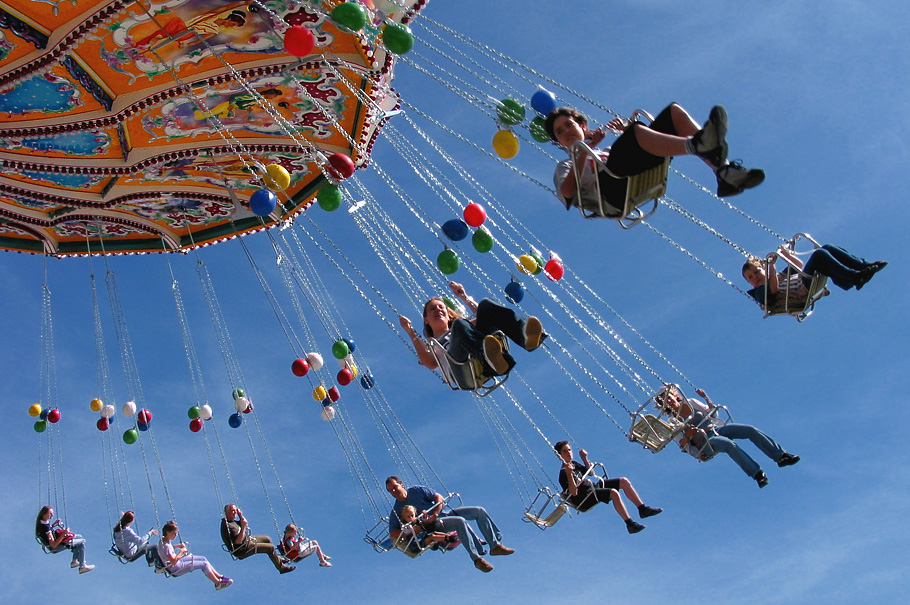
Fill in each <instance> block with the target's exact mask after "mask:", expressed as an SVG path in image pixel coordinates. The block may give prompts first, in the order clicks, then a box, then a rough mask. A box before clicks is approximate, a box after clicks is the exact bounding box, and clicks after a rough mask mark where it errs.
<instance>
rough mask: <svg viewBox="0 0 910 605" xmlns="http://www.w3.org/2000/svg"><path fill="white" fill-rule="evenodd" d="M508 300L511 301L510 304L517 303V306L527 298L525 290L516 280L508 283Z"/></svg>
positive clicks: (506, 289)
mask: <svg viewBox="0 0 910 605" xmlns="http://www.w3.org/2000/svg"><path fill="white" fill-rule="evenodd" d="M505 292H506V298H508V299H509V302H512V303H515V304H516V305H517V304H518V303H520V302H521V301H522V299H523V298H524V297H525V289H524V286H522V285H521V284H520V283H518V282H517V281H515V280H512V281H510V282H509V283H508V285H507V286H506V288H505Z"/></svg>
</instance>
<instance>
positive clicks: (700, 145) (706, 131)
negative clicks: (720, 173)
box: [688, 105, 727, 169]
mask: <svg viewBox="0 0 910 605" xmlns="http://www.w3.org/2000/svg"><path fill="white" fill-rule="evenodd" d="M726 136H727V111H726V110H725V109H724V108H723V107H722V106H720V105H715V106H714V107H713V108H712V109H711V115H709V116H708V121H707V122H705V125H704V126H703V127H702V129H701V130H699V131H698V132H696V133H695V134H694V135H693V136H692V139H691V140H690V141H688V147H689V150H690V151H691V152H692V153H694V154H695V155H697V156H698V157H700V158H702V159H703V160H706V161H707V162H708V163H709V164H711V165H712V166H713V167H714V168H715V169H718V168H720V167H721V166H723V165H724V162H726V161H727V141H726V140H725V139H724V137H726Z"/></svg>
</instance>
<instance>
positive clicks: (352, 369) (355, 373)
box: [348, 364, 357, 378]
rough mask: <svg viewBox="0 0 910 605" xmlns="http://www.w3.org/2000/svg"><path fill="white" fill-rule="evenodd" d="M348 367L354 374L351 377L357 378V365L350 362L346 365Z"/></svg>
mask: <svg viewBox="0 0 910 605" xmlns="http://www.w3.org/2000/svg"><path fill="white" fill-rule="evenodd" d="M348 368H350V370H351V374H353V375H354V376H353V378H357V366H355V365H354V364H351V365H349V366H348Z"/></svg>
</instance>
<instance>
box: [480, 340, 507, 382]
mask: <svg viewBox="0 0 910 605" xmlns="http://www.w3.org/2000/svg"><path fill="white" fill-rule="evenodd" d="M483 358H484V359H485V360H486V362H487V365H489V366H490V367H491V368H493V372H495V374H496V375H497V376H502V375H503V374H508V372H509V362H508V361H506V358H505V357H503V354H502V343H500V342H499V339H498V338H496V337H495V336H484V337H483Z"/></svg>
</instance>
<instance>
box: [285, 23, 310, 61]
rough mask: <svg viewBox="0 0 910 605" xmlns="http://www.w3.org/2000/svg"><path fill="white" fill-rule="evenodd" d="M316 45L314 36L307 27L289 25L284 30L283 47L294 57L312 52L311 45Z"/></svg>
mask: <svg viewBox="0 0 910 605" xmlns="http://www.w3.org/2000/svg"><path fill="white" fill-rule="evenodd" d="M315 45H316V37H315V36H314V35H313V32H311V31H310V30H309V28H306V27H303V26H302V25H295V26H293V27H289V28H288V30H287V31H286V32H284V47H285V49H287V51H288V52H289V53H291V54H292V55H294V56H295V57H305V56H307V55H309V54H310V53H311V52H313V46H315Z"/></svg>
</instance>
